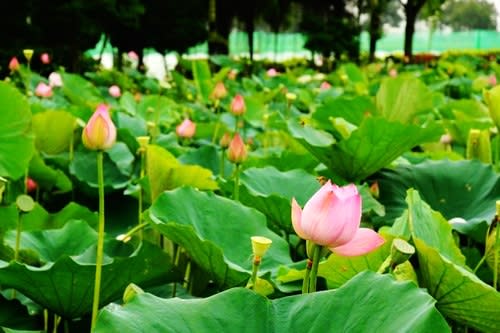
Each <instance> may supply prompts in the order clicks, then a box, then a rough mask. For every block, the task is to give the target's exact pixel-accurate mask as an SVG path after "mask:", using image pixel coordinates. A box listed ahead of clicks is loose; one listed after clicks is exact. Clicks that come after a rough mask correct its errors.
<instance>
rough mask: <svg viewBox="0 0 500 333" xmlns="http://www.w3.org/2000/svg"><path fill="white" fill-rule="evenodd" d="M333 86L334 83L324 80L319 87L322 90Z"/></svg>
mask: <svg viewBox="0 0 500 333" xmlns="http://www.w3.org/2000/svg"><path fill="white" fill-rule="evenodd" d="M331 87H332V85H331V84H330V83H328V82H326V81H323V82H322V83H321V85H320V86H319V89H321V90H328V89H330V88H331Z"/></svg>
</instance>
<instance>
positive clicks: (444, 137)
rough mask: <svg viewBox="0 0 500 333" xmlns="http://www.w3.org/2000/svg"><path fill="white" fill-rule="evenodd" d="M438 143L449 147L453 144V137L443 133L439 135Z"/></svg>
mask: <svg viewBox="0 0 500 333" xmlns="http://www.w3.org/2000/svg"><path fill="white" fill-rule="evenodd" d="M439 142H441V143H442V144H444V145H449V144H451V143H452V142H453V137H452V136H451V135H450V133H445V134H443V135H441V138H440V139H439Z"/></svg>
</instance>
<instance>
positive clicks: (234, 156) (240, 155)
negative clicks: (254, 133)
mask: <svg viewBox="0 0 500 333" xmlns="http://www.w3.org/2000/svg"><path fill="white" fill-rule="evenodd" d="M247 157H248V153H247V148H246V147H245V143H244V142H243V140H242V139H241V136H240V134H239V133H236V134H235V135H234V137H233V139H232V140H231V142H230V143H229V149H228V150H227V158H228V160H229V161H231V162H233V163H235V164H241V163H243V162H244V161H246V159H247Z"/></svg>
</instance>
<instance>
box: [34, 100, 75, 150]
mask: <svg viewBox="0 0 500 333" xmlns="http://www.w3.org/2000/svg"><path fill="white" fill-rule="evenodd" d="M75 125H76V118H75V116H73V115H72V114H71V113H69V112H67V111H55V110H49V111H45V112H39V113H37V114H35V115H34V116H33V132H34V134H35V146H36V148H37V149H38V150H39V151H41V152H44V153H46V154H49V155H56V154H59V153H62V152H64V151H66V150H68V148H69V146H70V143H71V141H72V140H73V135H74V131H75ZM49 128H50V130H49Z"/></svg>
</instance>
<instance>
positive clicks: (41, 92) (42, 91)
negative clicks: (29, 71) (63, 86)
mask: <svg viewBox="0 0 500 333" xmlns="http://www.w3.org/2000/svg"><path fill="white" fill-rule="evenodd" d="M35 95H37V96H38V97H44V98H48V97H51V96H52V87H51V86H49V85H48V84H46V83H45V82H40V83H39V84H38V85H37V86H36V88H35Z"/></svg>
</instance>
